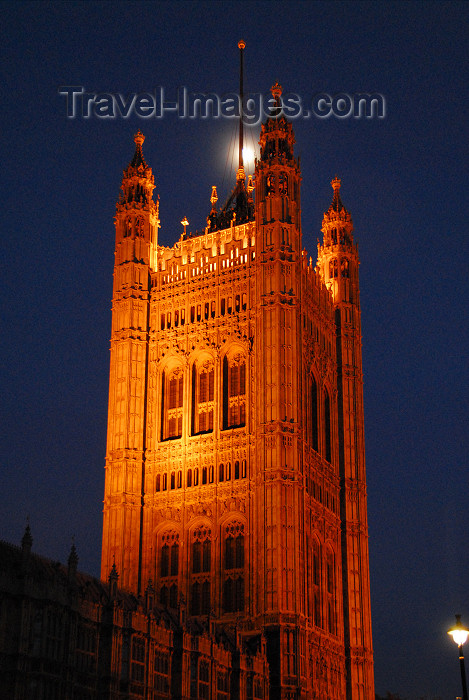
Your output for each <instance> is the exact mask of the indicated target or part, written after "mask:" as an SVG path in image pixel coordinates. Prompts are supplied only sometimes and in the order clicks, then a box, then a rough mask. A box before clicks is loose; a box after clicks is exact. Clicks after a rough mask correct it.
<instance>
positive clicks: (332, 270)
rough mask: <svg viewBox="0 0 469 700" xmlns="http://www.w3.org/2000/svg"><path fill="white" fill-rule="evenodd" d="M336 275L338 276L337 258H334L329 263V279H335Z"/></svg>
mask: <svg viewBox="0 0 469 700" xmlns="http://www.w3.org/2000/svg"><path fill="white" fill-rule="evenodd" d="M337 275H338V265H337V258H334V259H333V260H331V261H330V263H329V279H333V278H334V277H337Z"/></svg>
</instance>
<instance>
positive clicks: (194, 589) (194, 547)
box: [190, 526, 212, 615]
mask: <svg viewBox="0 0 469 700" xmlns="http://www.w3.org/2000/svg"><path fill="white" fill-rule="evenodd" d="M211 548H212V535H211V531H210V528H208V527H206V526H201V527H198V528H196V529H195V530H194V532H193V533H192V542H191V560H192V561H191V569H190V570H191V581H190V591H191V594H190V614H191V615H209V614H210V571H211Z"/></svg>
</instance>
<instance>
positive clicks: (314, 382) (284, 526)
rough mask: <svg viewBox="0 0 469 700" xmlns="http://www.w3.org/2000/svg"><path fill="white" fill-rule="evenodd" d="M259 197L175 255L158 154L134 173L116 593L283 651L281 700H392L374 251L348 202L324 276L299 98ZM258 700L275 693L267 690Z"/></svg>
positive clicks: (282, 127) (125, 292)
mask: <svg viewBox="0 0 469 700" xmlns="http://www.w3.org/2000/svg"><path fill="white" fill-rule="evenodd" d="M272 94H273V97H274V102H275V104H276V105H277V108H276V107H275V106H274V109H273V110H272V114H271V116H270V117H269V118H268V119H267V121H266V122H265V123H264V124H263V125H262V131H261V137H260V147H261V151H260V158H259V160H258V161H257V162H256V168H255V174H254V182H252V180H251V178H249V182H248V184H247V185H246V181H245V175H244V168H243V166H242V162H240V167H239V168H238V173H237V182H236V186H235V188H234V190H233V192H232V194H231V196H230V197H229V199H228V202H227V204H226V205H225V206H224V207H223V208H222V209H221V210H217V206H216V204H217V201H218V200H217V193H216V188H215V187H214V188H212V196H211V204H212V209H211V211H210V214H209V216H208V219H207V226H206V227H205V229H204V230H203V231H202V232H199V233H197V234H195V235H193V236H192V235H186V226H187V220H186V219H184V221H183V222H182V224H183V226H184V233H183V234H182V235H181V236H180V238H179V240H178V241H177V242H176V243H175V244H174V245H173V246H172V247H165V246H161V245H158V241H157V232H158V227H159V216H158V206H157V204H155V203H154V201H153V199H152V191H153V189H154V180H153V175H152V172H151V169H150V168H149V167H148V166H147V164H146V162H145V159H144V156H143V153H142V144H143V135H142V134H140V132H139V133H138V134H137V135H136V137H135V142H136V151H135V155H134V158H133V160H132V162H131V163H130V165H129V167H128V168H127V169H126V170H125V171H124V178H123V182H122V195H121V197H120V199H119V202H118V204H117V215H116V260H115V270H114V292H113V295H114V296H113V312H112V316H113V322H112V337H111V372H110V398H109V422H108V444H107V457H106V483H105V497H104V528H103V549H102V571H101V575H102V578H103V579H107V578H108V577H109V575H110V573H111V571H112V570H113V569H114V570H117V572H118V574H119V582H120V585H122V586H124V587H125V588H127V589H130V590H131V591H133V592H134V593H135V594H141V593H143V591H144V590H145V588H146V587H147V586H148V584H149V582H151V583H152V585H153V587H154V588H155V590H156V594H157V596H158V597H159V600H160V602H161V603H162V604H164V605H165V606H167V607H168V608H169V609H171V610H173V611H174V612H175V614H178V615H179V619H181V620H187V621H193V622H197V623H198V624H199V625H200V626H201V627H204V626H205V627H208V628H210V629H215V630H226V631H229V630H232V631H235V633H236V634H237V635H241V636H242V637H243V638H245V639H246V640H249V639H251V640H252V639H255V638H256V636H262V637H264V638H265V640H266V642H267V653H268V659H269V666H270V697H271V698H282V699H287V698H288V699H289V700H290V699H291V700H293V698H295V699H296V698H301V699H303V700H307V699H312V698H321V699H326V698H327V699H329V700H345V699H346V698H347V699H353V700H372V699H374V688H373V665H372V647H371V621H370V620H371V617H370V589H369V571H368V549H367V546H368V545H367V520H366V489H365V466H364V439H363V400H362V367H361V335H360V306H359V298H358V293H359V287H358V252H357V248H356V245H355V244H354V242H353V237H352V222H351V217H350V214H349V213H348V212H347V210H346V209H345V207H344V206H343V204H342V202H341V200H340V194H339V188H340V181H339V180H337V179H335V180H334V181H333V183H332V184H333V188H334V197H333V201H332V204H331V207H330V208H329V210H328V212H327V213H326V214H325V216H324V222H323V234H324V238H323V244H321V245H320V246H319V250H318V259H317V263H315V264H313V261H312V260H311V258H309V259H308V256H307V254H306V251H305V250H304V249H303V246H302V231H301V204H300V185H301V173H300V167H299V162H298V160H297V158H296V157H295V155H294V142H295V139H294V134H293V130H292V126H291V124H290V123H288V121H287V120H286V119H285V117H284V116H283V115H282V113H281V109H280V95H281V88H280V86H279V85H277V84H276V85H275V86H274V87H273V88H272ZM253 693H254V697H256V695H255V690H253Z"/></svg>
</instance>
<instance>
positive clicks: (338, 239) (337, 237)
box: [322, 175, 353, 246]
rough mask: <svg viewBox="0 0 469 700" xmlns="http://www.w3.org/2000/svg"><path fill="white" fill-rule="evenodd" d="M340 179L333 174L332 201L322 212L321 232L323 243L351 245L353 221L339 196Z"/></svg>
mask: <svg viewBox="0 0 469 700" xmlns="http://www.w3.org/2000/svg"><path fill="white" fill-rule="evenodd" d="M340 184H341V181H340V179H339V178H338V177H337V175H336V176H335V178H334V179H333V180H332V182H331V185H332V189H333V190H334V194H333V197H332V202H331V205H330V207H329V209H328V210H327V211H326V213H325V214H324V217H323V220H322V232H323V234H324V245H325V246H330V245H337V244H340V245H351V244H352V243H353V236H352V231H353V222H352V217H351V215H350V212H349V211H347V209H346V208H345V206H344V205H343V203H342V199H341V198H340Z"/></svg>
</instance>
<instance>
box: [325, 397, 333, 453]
mask: <svg viewBox="0 0 469 700" xmlns="http://www.w3.org/2000/svg"><path fill="white" fill-rule="evenodd" d="M324 457H325V459H326V460H327V461H328V462H330V461H331V457H332V445H331V399H330V397H329V392H328V391H327V389H325V390H324Z"/></svg>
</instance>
